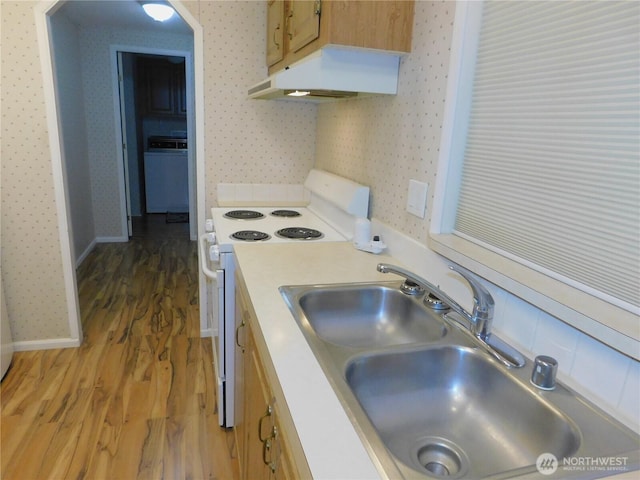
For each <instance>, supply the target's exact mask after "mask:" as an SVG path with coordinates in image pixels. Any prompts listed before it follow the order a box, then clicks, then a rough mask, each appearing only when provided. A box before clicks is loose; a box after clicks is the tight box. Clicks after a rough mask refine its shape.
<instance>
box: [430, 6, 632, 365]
mask: <svg viewBox="0 0 640 480" xmlns="http://www.w3.org/2000/svg"><path fill="white" fill-rule="evenodd" d="M482 9H483V2H481V1H477V2H457V3H456V14H455V21H454V28H453V39H452V45H451V57H450V66H449V77H448V82H447V95H446V100H445V111H444V119H443V127H442V136H441V142H440V154H439V161H438V172H437V177H436V185H435V195H434V204H433V210H432V216H431V224H430V231H429V247H430V248H431V249H432V250H434V251H435V252H437V253H439V254H441V255H443V256H444V257H446V258H448V259H450V260H452V261H454V262H456V263H459V264H460V265H463V266H464V267H466V268H468V269H470V270H472V271H474V272H475V273H477V274H478V275H480V276H482V277H483V278H485V279H487V280H488V281H490V282H492V283H494V284H496V285H498V286H499V287H501V288H503V289H505V290H506V291H508V292H510V293H512V294H514V295H516V296H517V297H520V298H522V299H523V300H525V301H527V302H529V303H531V304H533V305H535V306H536V307H538V308H540V309H541V310H544V311H545V312H547V313H549V314H550V315H553V316H554V317H556V318H558V319H560V320H562V321H564V322H566V323H568V324H569V325H572V326H573V327H575V328H577V329H579V330H581V331H583V332H585V333H586V334H588V335H590V336H592V337H595V338H597V339H598V340H600V341H601V342H603V343H605V344H607V345H609V346H610V347H612V348H614V349H616V350H618V351H620V352H622V353H624V354H626V355H628V356H630V357H632V358H635V359H640V321H639V317H638V315H637V314H635V313H633V312H630V311H628V310H625V309H623V308H620V307H618V306H616V305H613V304H611V303H609V302H606V301H604V300H602V299H600V298H598V297H596V296H594V295H591V294H589V293H588V292H585V291H583V290H580V289H578V288H576V287H575V286H573V285H571V284H570V283H567V282H563V281H561V280H558V279H554V278H551V277H549V276H547V275H544V274H543V273H540V272H539V271H537V270H535V269H533V268H531V267H529V266H527V265H525V264H522V263H520V262H517V261H515V260H513V259H511V258H508V257H507V256H504V255H501V254H498V253H495V252H493V251H491V250H489V249H487V248H484V247H482V246H481V245H479V244H477V243H475V242H471V241H469V240H466V239H464V238H462V237H460V236H458V235H454V234H453V233H452V232H453V230H454V223H455V209H456V204H457V196H458V193H459V184H460V177H461V173H462V168H463V156H464V148H465V144H466V134H467V127H468V125H467V119H468V117H469V113H470V107H471V95H472V92H471V90H472V85H473V76H474V68H475V59H476V52H477V46H478V38H479V33H480V27H481V20H482Z"/></svg>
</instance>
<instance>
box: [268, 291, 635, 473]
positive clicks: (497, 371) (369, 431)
mask: <svg viewBox="0 0 640 480" xmlns="http://www.w3.org/2000/svg"><path fill="white" fill-rule="evenodd" d="M399 287H400V282H384V283H370V284H344V285H311V286H286V287H281V288H280V291H281V293H282V295H283V297H284V299H285V301H286V302H287V304H288V306H289V308H290V310H291V311H292V313H293V315H294V317H295V319H296V321H297V323H298V325H299V326H300V328H301V330H302V332H303V334H304V336H305V338H306V340H307V342H308V343H309V345H310V347H311V349H312V350H313V352H314V354H315V356H316V358H317V359H318V361H319V363H320V365H321V366H322V368H323V370H324V372H325V374H326V375H327V377H328V379H329V381H330V382H331V384H332V386H333V388H334V390H335V392H336V394H337V395H338V397H339V399H340V401H341V402H342V404H343V406H344V408H345V410H346V411H347V413H348V414H349V416H350V418H351V420H352V422H353V424H354V426H355V428H356V430H357V431H358V434H359V435H360V437H361V439H362V441H363V443H364V445H365V446H366V448H367V450H368V452H369V454H370V456H371V458H372V459H373V460H374V462H375V464H376V466H377V467H378V469H379V471H380V472H381V475H383V476H386V477H388V478H407V479H409V478H421V479H423V478H465V479H479V478H496V479H498V478H514V477H517V478H571V477H575V478H599V477H602V476H606V475H611V474H612V473H615V472H612V471H607V470H606V469H595V468H591V469H586V468H575V467H573V468H568V467H567V468H564V466H563V465H564V462H565V460H564V459H571V458H574V459H575V458H580V459H584V458H602V457H615V458H617V459H619V460H618V463H620V462H624V468H626V469H628V470H634V469H637V468H640V454H639V452H638V449H639V447H640V443H639V442H640V440H639V437H638V435H636V434H635V433H634V432H633V431H631V430H630V429H628V428H626V427H625V426H624V425H622V424H620V423H619V422H617V421H616V420H615V419H613V418H612V417H611V416H609V415H607V414H606V413H604V412H602V411H601V410H599V409H598V408H597V407H595V406H593V405H592V404H590V403H589V402H588V401H586V400H585V399H584V398H582V397H580V396H579V395H578V394H577V393H575V392H573V391H571V390H570V389H568V388H566V387H565V386H563V385H562V384H560V383H558V384H557V386H556V388H555V389H554V390H553V391H543V390H540V389H538V388H536V387H535V386H533V385H531V384H530V382H529V377H530V375H531V370H530V368H531V365H532V362H531V361H527V365H526V366H525V367H524V368H520V369H516V368H507V367H505V366H504V365H502V364H500V363H499V362H497V361H496V360H495V359H494V358H493V357H491V356H490V355H488V354H487V353H486V351H484V350H483V349H482V348H481V345H480V344H479V343H478V342H477V341H476V340H475V339H474V337H473V336H472V335H469V334H468V333H467V332H466V331H465V330H464V329H463V328H461V327H460V326H459V325H458V323H456V322H455V321H452V320H451V319H450V318H449V317H448V315H449V314H446V313H443V312H442V311H436V310H433V309H431V308H429V307H428V306H425V304H424V302H423V301H422V300H423V299H422V298H421V297H415V296H409V295H406V294H404V293H402V292H401V291H400V288H399ZM543 454H550V455H553V456H554V457H555V458H556V459H557V463H556V465H555V466H556V471H555V473H553V474H549V473H550V471H545V470H543V468H548V467H550V465H548V464H545V465H541V464H540V462H539V460H540V458H541V455H543ZM554 457H549V456H547V457H542V458H547V459H548V458H554ZM569 463H570V464H571V462H569ZM573 463H574V464H575V462H573ZM619 467H620V465H619ZM543 473H544V475H543Z"/></svg>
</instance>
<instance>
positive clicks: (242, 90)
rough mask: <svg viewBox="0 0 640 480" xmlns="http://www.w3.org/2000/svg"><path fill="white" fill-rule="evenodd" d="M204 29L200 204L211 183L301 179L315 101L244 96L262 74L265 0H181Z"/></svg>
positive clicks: (310, 156)
mask: <svg viewBox="0 0 640 480" xmlns="http://www.w3.org/2000/svg"><path fill="white" fill-rule="evenodd" d="M183 3H184V4H185V6H186V7H187V8H188V9H189V11H190V12H191V14H192V15H193V16H194V17H195V18H196V19H197V20H198V21H199V23H200V24H201V25H202V27H203V30H204V77H205V92H204V93H205V95H204V96H205V115H204V116H205V118H204V121H205V130H206V131H205V155H206V171H205V182H206V186H207V191H206V209H207V212H208V210H209V208H210V207H213V206H216V205H217V202H216V185H217V184H218V183H271V184H288V183H302V182H303V181H304V179H305V178H306V175H307V173H308V172H309V170H310V169H311V168H312V167H313V161H314V150H315V135H316V107H315V105H308V104H295V105H294V104H291V103H288V102H286V103H285V102H269V101H260V100H249V99H247V90H248V89H249V87H250V86H251V85H254V84H256V83H258V82H260V81H262V80H264V79H265V78H266V77H267V67H266V63H265V58H266V41H265V39H266V28H267V27H266V17H267V13H266V2H256V1H247V2H239V1H233V2H227V1H207V0H202V1H197V2H196V1H187V2H183Z"/></svg>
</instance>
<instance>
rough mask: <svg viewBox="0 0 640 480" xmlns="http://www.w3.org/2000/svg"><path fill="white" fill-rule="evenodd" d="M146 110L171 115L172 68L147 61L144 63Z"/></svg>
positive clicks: (172, 92)
mask: <svg viewBox="0 0 640 480" xmlns="http://www.w3.org/2000/svg"><path fill="white" fill-rule="evenodd" d="M145 76H146V82H145V83H146V85H145V86H146V99H147V112H148V113H152V114H160V115H171V114H172V113H173V105H174V102H175V100H174V90H173V76H174V75H173V69H172V68H170V67H169V66H165V65H160V64H153V63H151V62H147V63H146V65H145Z"/></svg>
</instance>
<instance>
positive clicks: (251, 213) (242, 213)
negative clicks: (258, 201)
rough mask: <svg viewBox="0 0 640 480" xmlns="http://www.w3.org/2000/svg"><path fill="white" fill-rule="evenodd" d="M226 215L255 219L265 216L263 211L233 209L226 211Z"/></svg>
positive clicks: (241, 218) (242, 218)
mask: <svg viewBox="0 0 640 480" xmlns="http://www.w3.org/2000/svg"><path fill="white" fill-rule="evenodd" d="M224 216H225V217H227V218H232V219H234V220H255V219H257V218H262V217H264V215H263V214H262V213H260V212H256V211H255V210H231V211H229V212H227V213H225V214H224Z"/></svg>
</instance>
